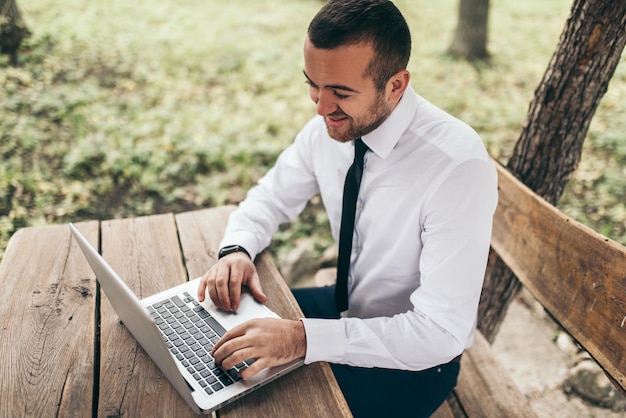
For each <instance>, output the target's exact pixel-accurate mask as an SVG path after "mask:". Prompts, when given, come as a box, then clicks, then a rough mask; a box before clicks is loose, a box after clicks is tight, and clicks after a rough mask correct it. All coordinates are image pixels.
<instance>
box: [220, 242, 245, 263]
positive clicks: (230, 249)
mask: <svg viewBox="0 0 626 418" xmlns="http://www.w3.org/2000/svg"><path fill="white" fill-rule="evenodd" d="M240 251H241V252H242V253H244V254H245V255H247V256H248V257H249V258H250V259H252V257H250V253H249V252H248V251H246V249H245V248H243V247H242V246H241V245H227V246H226V247H222V248H220V251H219V253H217V259H218V260H219V259H220V258H222V257H225V256H227V255H228V254H232V253H237V252H240Z"/></svg>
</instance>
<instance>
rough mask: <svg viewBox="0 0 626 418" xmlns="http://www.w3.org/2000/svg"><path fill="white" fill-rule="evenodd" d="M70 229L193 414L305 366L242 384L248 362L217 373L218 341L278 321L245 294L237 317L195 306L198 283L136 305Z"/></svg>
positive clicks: (210, 306) (123, 318) (289, 366)
mask: <svg viewBox="0 0 626 418" xmlns="http://www.w3.org/2000/svg"><path fill="white" fill-rule="evenodd" d="M70 229H71V230H72V233H73V234H74V237H75V238H76V240H77V241H78V245H79V246H80V248H81V250H82V251H83V254H84V255H85V258H86V259H87V261H88V262H89V265H90V266H91V268H92V270H93V271H94V273H95V274H96V278H97V280H98V282H99V283H100V286H101V287H102V289H103V290H104V292H105V294H106V295H107V297H108V299H109V301H110V302H111V305H112V306H113V308H114V309H115V312H116V313H117V315H118V316H119V317H120V319H121V321H122V322H123V323H124V325H125V326H126V328H128V330H129V331H130V332H131V333H132V334H133V336H134V337H135V338H136V339H137V341H139V343H140V344H141V346H142V347H143V349H144V350H145V351H146V352H147V353H148V355H149V356H150V357H151V358H152V360H154V362H155V363H156V364H157V366H159V368H160V369H161V371H162V372H163V373H164V374H165V375H166V376H167V378H168V379H169V381H170V382H171V383H172V385H173V386H174V388H176V390H177V391H178V393H180V395H181V396H182V397H183V398H184V399H185V401H186V402H187V403H188V404H189V406H190V407H191V408H192V409H193V410H194V411H195V412H196V413H198V414H199V413H207V414H208V413H211V412H213V411H215V410H216V409H219V408H221V407H223V406H224V405H227V404H229V403H231V402H233V401H234V400H236V399H238V398H240V397H242V396H243V395H245V394H247V393H249V392H251V391H253V390H254V389H256V388H258V387H260V386H262V385H264V384H266V383H268V382H270V381H272V380H274V379H276V378H277V377H279V376H282V375H284V374H286V373H288V372H290V371H292V370H294V369H296V368H298V367H299V366H301V365H302V364H303V363H304V362H303V360H296V361H293V362H291V363H289V364H286V365H283V366H280V367H271V368H267V369H265V370H263V371H262V372H260V373H259V374H257V375H256V376H254V377H253V378H252V379H246V380H242V379H240V378H239V375H238V371H239V370H241V369H243V368H245V367H247V366H248V365H249V364H251V362H253V361H254V360H253V359H250V360H248V361H247V362H242V363H240V364H238V365H237V366H236V368H233V369H231V370H223V369H221V368H220V367H219V366H218V365H217V364H215V361H214V360H213V358H212V356H211V354H210V351H211V347H213V344H214V343H215V342H216V341H217V340H218V339H219V338H220V336H221V335H223V334H224V333H225V332H226V331H227V330H229V329H231V328H233V327H234V326H236V325H238V324H241V323H243V322H245V321H247V320H249V319H253V318H265V317H267V318H278V315H276V314H275V313H274V312H273V311H271V310H270V309H269V308H267V307H266V306H265V305H262V304H260V303H258V302H256V301H255V300H254V298H253V297H252V296H251V295H250V294H249V293H245V292H244V293H243V294H242V298H241V303H240V307H239V309H238V310H237V313H227V312H224V311H221V310H219V309H217V308H216V307H215V306H214V305H213V303H212V302H211V301H210V300H207V301H205V302H202V303H200V302H198V300H197V297H196V294H197V289H198V282H199V280H200V278H198V279H195V280H192V281H189V282H186V283H184V284H181V285H179V286H176V287H173V288H171V289H168V290H165V291H163V292H160V293H158V294H156V295H153V296H150V297H148V298H145V299H142V300H140V299H139V298H138V297H137V295H135V293H134V292H133V291H132V290H131V289H130V288H129V287H128V286H127V285H126V283H124V281H123V280H122V279H121V278H120V277H119V275H118V274H117V273H116V272H115V271H114V270H113V269H112V268H111V266H109V264H108V263H107V262H106V261H105V260H104V258H102V256H101V255H100V254H99V253H98V252H97V251H96V250H95V249H94V248H93V247H92V246H91V244H90V243H89V242H88V241H87V239H86V238H85V237H84V236H83V235H82V234H81V233H80V232H79V231H78V229H76V227H75V226H74V225H72V224H70ZM207 299H209V298H207Z"/></svg>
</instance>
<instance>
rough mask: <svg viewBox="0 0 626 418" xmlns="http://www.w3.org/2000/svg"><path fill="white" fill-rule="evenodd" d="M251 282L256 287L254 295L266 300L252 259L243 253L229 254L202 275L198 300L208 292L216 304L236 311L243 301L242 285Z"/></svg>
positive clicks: (227, 309)
mask: <svg viewBox="0 0 626 418" xmlns="http://www.w3.org/2000/svg"><path fill="white" fill-rule="evenodd" d="M249 284H252V286H253V287H254V290H253V295H254V297H255V298H256V299H257V300H259V301H260V302H265V300H266V299H267V297H266V296H265V294H264V293H263V291H262V289H261V283H260V281H259V277H258V275H257V272H256V268H255V267H254V263H253V262H252V260H250V258H249V257H248V256H246V255H245V254H243V253H233V254H229V255H227V256H226V257H223V258H222V259H220V260H219V261H218V262H217V263H216V264H215V265H214V266H213V267H211V269H210V270H209V271H208V272H207V273H206V274H205V275H204V276H203V277H202V279H201V280H200V284H199V286H198V300H200V302H203V301H204V300H205V298H206V295H207V293H208V295H209V297H210V299H211V301H212V302H213V303H214V304H215V306H217V307H218V308H220V309H223V310H225V311H235V310H237V309H238V308H239V304H240V302H241V287H242V285H249Z"/></svg>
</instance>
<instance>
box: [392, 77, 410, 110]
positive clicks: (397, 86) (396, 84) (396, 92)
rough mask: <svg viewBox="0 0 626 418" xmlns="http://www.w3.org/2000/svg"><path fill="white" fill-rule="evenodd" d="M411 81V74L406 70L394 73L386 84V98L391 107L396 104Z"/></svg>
mask: <svg viewBox="0 0 626 418" xmlns="http://www.w3.org/2000/svg"><path fill="white" fill-rule="evenodd" d="M410 80H411V73H409V72H408V71H407V70H400V71H398V72H397V73H395V74H394V75H393V76H392V77H391V78H390V79H389V81H388V82H387V98H388V100H389V102H391V103H392V104H393V105H395V104H397V103H398V102H399V101H400V99H401V98H402V95H403V94H404V91H405V90H406V89H407V87H408V86H409V81H410Z"/></svg>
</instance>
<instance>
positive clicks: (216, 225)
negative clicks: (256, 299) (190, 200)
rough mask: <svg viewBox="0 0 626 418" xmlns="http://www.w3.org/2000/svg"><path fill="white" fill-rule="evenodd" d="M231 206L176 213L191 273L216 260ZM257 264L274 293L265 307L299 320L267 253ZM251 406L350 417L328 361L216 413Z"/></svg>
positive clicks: (239, 412) (267, 411) (242, 411)
mask: <svg viewBox="0 0 626 418" xmlns="http://www.w3.org/2000/svg"><path fill="white" fill-rule="evenodd" d="M232 210H233V207H222V208H214V209H207V210H203V211H194V212H188V213H183V214H179V215H177V216H176V222H177V224H178V229H179V234H180V241H181V246H182V248H183V253H184V257H185V263H186V267H187V270H188V271H189V275H190V277H197V276H200V275H202V274H204V273H205V272H206V271H207V270H208V269H209V268H210V267H211V266H212V265H213V264H214V263H215V262H216V260H217V251H218V250H219V248H218V246H219V243H220V241H221V239H222V235H223V231H224V228H225V226H226V222H227V219H228V215H229V213H230V212H231V211H232ZM220 226H221V227H220ZM255 264H256V267H257V271H258V273H259V277H260V279H261V285H262V286H263V290H264V291H265V292H266V294H267V295H275V296H274V297H270V298H269V300H268V302H267V305H268V306H269V307H270V308H271V309H272V310H274V311H275V312H276V313H277V314H279V315H280V316H281V317H283V318H289V319H298V318H300V317H301V316H302V313H301V311H300V309H299V307H298V304H297V302H296V301H295V299H294V298H293V296H292V294H291V291H290V290H289V288H288V287H287V285H286V284H285V281H284V280H283V279H282V277H281V276H280V273H279V272H278V270H276V268H275V266H274V264H273V262H272V260H271V257H270V256H269V254H267V253H262V254H260V255H259V256H258V257H257V259H256V261H255ZM253 410H254V411H257V413H260V414H262V415H260V416H267V417H316V418H317V417H324V416H333V417H340V416H351V414H350V410H349V408H348V406H347V404H346V402H345V399H344V397H343V394H342V393H341V390H340V389H339V386H338V385H337V382H336V380H335V377H334V375H333V374H332V371H331V370H330V367H329V366H328V364H326V363H316V364H312V365H309V366H304V367H302V368H300V369H298V370H296V371H294V372H292V373H290V374H288V375H286V376H283V377H281V378H279V379H278V380H276V381H274V382H272V383H270V384H268V385H267V386H265V387H262V388H261V389H259V390H256V391H255V392H253V393H251V394H248V395H246V396H245V397H243V398H242V399H240V400H238V401H237V402H235V403H233V404H231V405H229V406H227V407H225V408H223V409H222V410H220V411H219V413H218V415H219V416H220V417H228V418H234V417H250V416H251V415H250V414H251V411H253Z"/></svg>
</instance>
